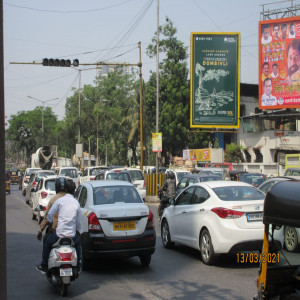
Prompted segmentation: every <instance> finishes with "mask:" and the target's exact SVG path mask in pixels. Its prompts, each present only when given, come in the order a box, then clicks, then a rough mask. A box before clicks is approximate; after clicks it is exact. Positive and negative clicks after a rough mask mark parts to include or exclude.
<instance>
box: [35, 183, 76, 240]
mask: <svg viewBox="0 0 300 300" xmlns="http://www.w3.org/2000/svg"><path fill="white" fill-rule="evenodd" d="M68 186H69V185H68ZM55 188H56V195H55V196H54V197H52V198H51V199H50V201H49V203H48V206H47V209H46V211H45V216H44V219H43V221H42V222H41V224H40V230H39V231H38V234H37V239H38V240H41V239H42V234H43V231H44V230H45V229H46V228H47V226H48V224H49V223H48V221H47V217H48V213H49V210H50V208H51V207H52V205H53V204H54V202H55V201H56V200H57V199H58V198H61V197H63V196H65V195H66V192H67V190H60V189H61V188H62V186H61V185H60V184H58V185H57V186H55ZM64 189H65V187H64ZM69 194H71V193H70V192H69ZM57 220H58V214H56V215H55V216H54V217H53V221H52V224H51V225H49V226H48V228H49V230H48V231H47V234H46V237H44V239H46V238H47V237H48V235H49V234H50V233H52V232H53V230H56V228H57Z"/></svg>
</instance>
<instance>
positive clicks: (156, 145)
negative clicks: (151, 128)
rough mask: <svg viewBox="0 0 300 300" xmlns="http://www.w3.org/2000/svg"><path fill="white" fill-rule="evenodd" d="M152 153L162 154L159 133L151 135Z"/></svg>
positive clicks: (160, 135)
mask: <svg viewBox="0 0 300 300" xmlns="http://www.w3.org/2000/svg"><path fill="white" fill-rule="evenodd" d="M152 152H162V134H161V132H155V133H152Z"/></svg>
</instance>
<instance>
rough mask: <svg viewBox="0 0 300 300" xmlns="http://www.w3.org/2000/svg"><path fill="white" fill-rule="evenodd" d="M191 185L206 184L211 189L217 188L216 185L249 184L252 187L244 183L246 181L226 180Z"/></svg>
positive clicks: (199, 184)
mask: <svg viewBox="0 0 300 300" xmlns="http://www.w3.org/2000/svg"><path fill="white" fill-rule="evenodd" d="M193 185H198V186H203V185H207V186H208V187H210V188H211V189H213V188H218V187H226V186H251V187H253V185H251V184H249V183H246V182H241V181H226V180H216V181H205V182H201V183H195V184H193Z"/></svg>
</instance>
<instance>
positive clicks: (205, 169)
mask: <svg viewBox="0 0 300 300" xmlns="http://www.w3.org/2000/svg"><path fill="white" fill-rule="evenodd" d="M223 170H226V169H225V168H204V169H202V170H201V171H223ZM201 171H200V172H201Z"/></svg>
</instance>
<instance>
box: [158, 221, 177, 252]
mask: <svg viewBox="0 0 300 300" xmlns="http://www.w3.org/2000/svg"><path fill="white" fill-rule="evenodd" d="M161 239H162V242H163V245H164V247H165V248H167V249H170V248H174V245H175V243H173V242H172V241H171V236H170V230H169V225H168V222H167V220H166V219H164V220H163V222H162V224H161Z"/></svg>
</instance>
